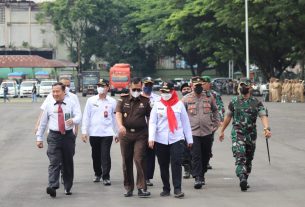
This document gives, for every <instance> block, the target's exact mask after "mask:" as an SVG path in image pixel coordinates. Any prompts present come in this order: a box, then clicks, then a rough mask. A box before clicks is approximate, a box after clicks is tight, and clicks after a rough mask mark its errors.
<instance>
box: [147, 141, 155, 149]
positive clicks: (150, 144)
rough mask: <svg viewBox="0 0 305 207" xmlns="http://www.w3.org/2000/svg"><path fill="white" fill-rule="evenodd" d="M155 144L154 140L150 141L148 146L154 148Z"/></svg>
mask: <svg viewBox="0 0 305 207" xmlns="http://www.w3.org/2000/svg"><path fill="white" fill-rule="evenodd" d="M154 145H155V142H154V141H148V147H149V148H150V149H154Z"/></svg>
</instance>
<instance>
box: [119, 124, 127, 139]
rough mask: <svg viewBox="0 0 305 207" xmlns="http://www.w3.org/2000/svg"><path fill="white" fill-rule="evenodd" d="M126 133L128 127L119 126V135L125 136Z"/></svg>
mask: <svg viewBox="0 0 305 207" xmlns="http://www.w3.org/2000/svg"><path fill="white" fill-rule="evenodd" d="M125 135H126V128H125V127H124V126H123V125H122V126H120V128H119V137H124V136H125Z"/></svg>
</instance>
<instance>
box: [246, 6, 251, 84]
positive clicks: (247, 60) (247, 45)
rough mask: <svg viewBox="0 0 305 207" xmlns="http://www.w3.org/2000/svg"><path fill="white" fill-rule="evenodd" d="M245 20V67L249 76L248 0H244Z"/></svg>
mask: <svg viewBox="0 0 305 207" xmlns="http://www.w3.org/2000/svg"><path fill="white" fill-rule="evenodd" d="M245 20H246V67H247V78H250V67H249V31H248V0H245Z"/></svg>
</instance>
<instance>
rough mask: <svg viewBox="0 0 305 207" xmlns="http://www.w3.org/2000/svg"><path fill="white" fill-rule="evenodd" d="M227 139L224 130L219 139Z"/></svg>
mask: <svg viewBox="0 0 305 207" xmlns="http://www.w3.org/2000/svg"><path fill="white" fill-rule="evenodd" d="M224 139H225V133H224V132H220V135H219V141H221V142H222V141H223V140H224Z"/></svg>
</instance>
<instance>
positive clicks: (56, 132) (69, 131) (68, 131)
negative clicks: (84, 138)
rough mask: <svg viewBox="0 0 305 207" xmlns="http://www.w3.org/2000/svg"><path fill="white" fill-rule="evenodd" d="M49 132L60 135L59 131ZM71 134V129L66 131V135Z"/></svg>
mask: <svg viewBox="0 0 305 207" xmlns="http://www.w3.org/2000/svg"><path fill="white" fill-rule="evenodd" d="M50 132H51V133H54V134H61V132H60V131H54V130H51V129H50ZM72 132H73V130H72V129H70V130H66V134H70V133H72Z"/></svg>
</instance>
